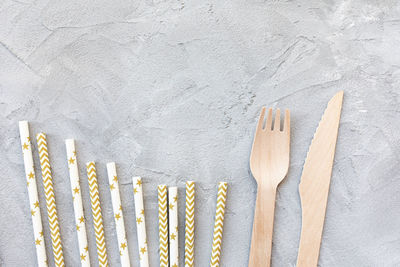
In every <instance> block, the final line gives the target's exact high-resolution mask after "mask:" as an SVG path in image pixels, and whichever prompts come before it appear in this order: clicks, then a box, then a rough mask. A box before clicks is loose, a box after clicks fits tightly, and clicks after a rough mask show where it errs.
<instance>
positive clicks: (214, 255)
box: [210, 182, 228, 267]
mask: <svg viewBox="0 0 400 267" xmlns="http://www.w3.org/2000/svg"><path fill="white" fill-rule="evenodd" d="M227 189H228V184H227V183H223V182H222V183H219V184H218V197H217V208H216V212H215V224H214V235H213V244H212V252H211V262H210V266H211V267H217V266H219V259H220V254H221V245H222V231H223V228H224V214H225V201H226V191H227Z"/></svg>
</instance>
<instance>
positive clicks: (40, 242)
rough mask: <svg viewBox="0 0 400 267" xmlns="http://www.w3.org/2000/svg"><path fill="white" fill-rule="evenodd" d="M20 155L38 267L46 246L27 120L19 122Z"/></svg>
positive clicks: (44, 255)
mask: <svg viewBox="0 0 400 267" xmlns="http://www.w3.org/2000/svg"><path fill="white" fill-rule="evenodd" d="M19 132H20V137H21V147H22V155H23V158H24V166H25V176H26V185H27V187H28V197H29V206H30V210H31V217H32V225H33V235H34V238H35V247H36V256H37V262H38V266H39V267H44V266H47V256H46V248H45V244H44V237H43V227H42V217H41V214H40V208H39V197H38V192H37V186H36V179H35V169H34V166H33V157H32V146H31V138H30V135H29V124H28V122H27V121H20V122H19Z"/></svg>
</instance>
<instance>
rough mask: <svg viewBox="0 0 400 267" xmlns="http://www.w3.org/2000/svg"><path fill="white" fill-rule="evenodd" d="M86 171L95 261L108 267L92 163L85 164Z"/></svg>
mask: <svg viewBox="0 0 400 267" xmlns="http://www.w3.org/2000/svg"><path fill="white" fill-rule="evenodd" d="M86 171H87V176H88V179H89V188H90V203H91V205H92V216H93V225H94V232H95V234H96V246H97V259H98V260H99V266H100V267H103V266H108V260H107V249H106V242H105V238H104V228H103V217H102V216H101V207H100V197H99V186H98V184H97V177H96V166H95V164H94V162H93V161H91V162H88V163H86Z"/></svg>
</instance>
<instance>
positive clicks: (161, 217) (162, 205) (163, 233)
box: [158, 185, 169, 267]
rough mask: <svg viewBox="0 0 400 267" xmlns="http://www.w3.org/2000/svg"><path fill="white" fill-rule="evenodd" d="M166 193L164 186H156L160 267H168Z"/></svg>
mask: <svg viewBox="0 0 400 267" xmlns="http://www.w3.org/2000/svg"><path fill="white" fill-rule="evenodd" d="M167 197H168V193H167V186H166V185H159V186H158V237H159V242H160V267H168V266H169V264H168V199H167Z"/></svg>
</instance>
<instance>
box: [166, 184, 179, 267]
mask: <svg viewBox="0 0 400 267" xmlns="http://www.w3.org/2000/svg"><path fill="white" fill-rule="evenodd" d="M168 205H169V210H168V212H169V262H170V266H171V267H178V266H179V249H178V247H179V246H178V244H179V243H178V188H177V187H169V188H168Z"/></svg>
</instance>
